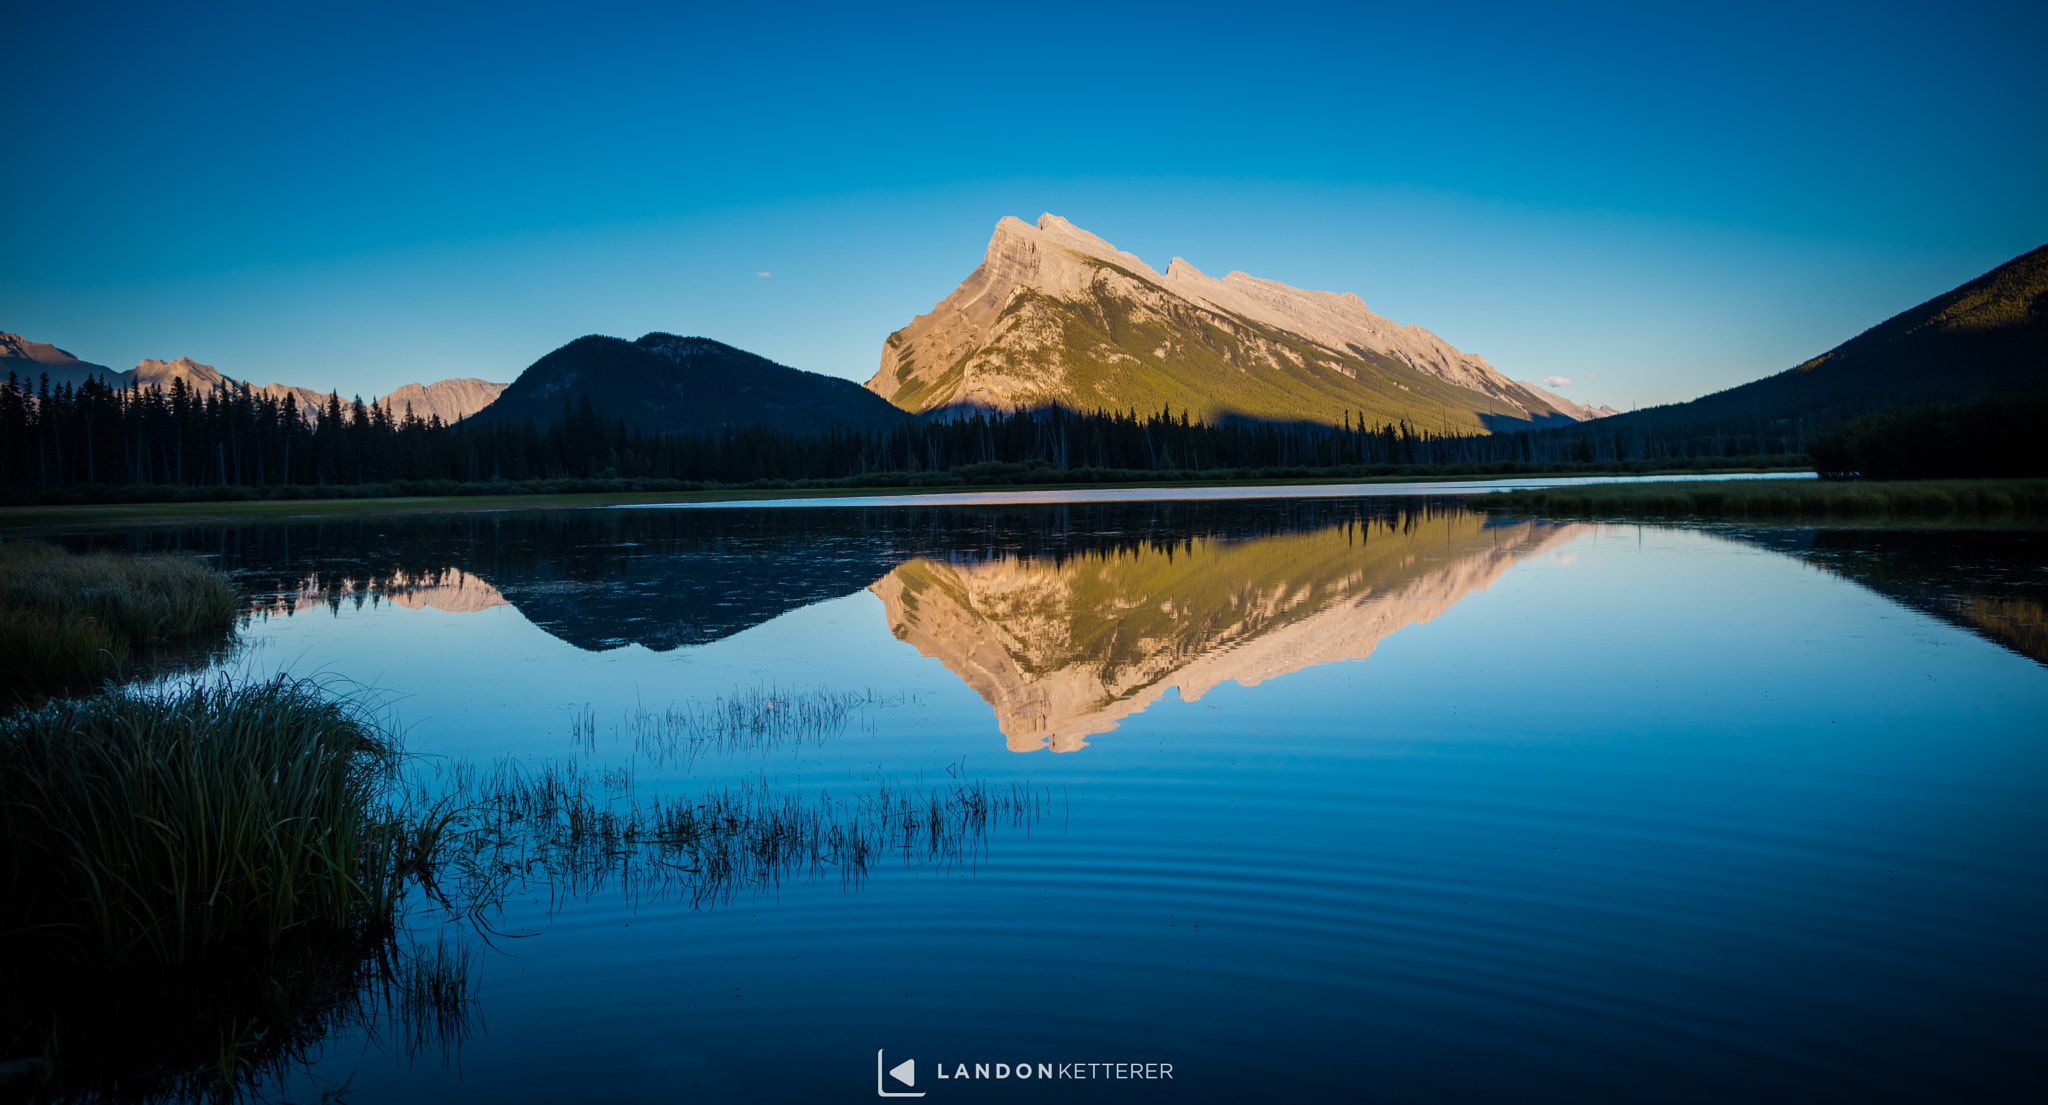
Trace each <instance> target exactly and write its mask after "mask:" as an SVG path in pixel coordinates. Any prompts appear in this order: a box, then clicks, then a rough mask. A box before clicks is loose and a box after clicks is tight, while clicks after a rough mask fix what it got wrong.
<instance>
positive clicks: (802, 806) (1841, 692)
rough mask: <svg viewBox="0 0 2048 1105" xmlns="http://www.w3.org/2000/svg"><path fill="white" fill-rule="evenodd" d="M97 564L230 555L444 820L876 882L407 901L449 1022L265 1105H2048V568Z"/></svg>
mask: <svg viewBox="0 0 2048 1105" xmlns="http://www.w3.org/2000/svg"><path fill="white" fill-rule="evenodd" d="M71 540H72V541H73V543H75V544H99V545H111V546H117V547H124V548H132V549H136V550H143V549H158V550H176V551H182V552H188V553H193V552H196V553H202V554H205V555H208V556H211V557H215V558H217V563H219V564H220V565H221V566H222V567H224V568H226V569H229V570H231V571H233V572H234V573H236V575H237V578H238V579H239V580H240V581H241V583H242V585H243V586H244V588H245V589H246V590H247V591H248V593H249V603H250V615H249V619H248V622H247V625H246V626H245V628H244V630H243V638H244V640H245V642H246V643H245V645H244V646H243V647H242V648H241V649H240V650H239V651H238V652H237V653H236V654H235V655H234V656H233V657H232V658H231V659H230V660H229V661H228V662H227V664H226V669H227V670H228V671H231V672H234V673H239V674H240V675H241V676H242V677H244V678H248V677H260V676H263V675H267V674H270V673H273V672H277V671H290V672H295V673H301V674H306V675H313V676H319V677H322V678H325V679H328V680H330V681H332V682H334V683H335V684H336V685H337V686H343V685H348V686H355V687H358V688H361V689H363V690H364V691H365V692H366V693H370V694H374V695H375V696H376V699H377V701H378V703H379V704H380V705H379V707H378V708H379V710H380V711H381V712H382V715H383V716H384V717H386V718H387V719H388V720H389V721H390V722H391V723H392V724H393V725H394V726H396V727H399V728H401V729H403V731H404V732H405V734H406V744H407V748H408V750H409V751H410V752H411V753H413V754H414V760H413V770H414V771H415V772H416V773H418V775H419V777H420V778H422V779H427V780H429V782H428V783H422V784H421V785H423V786H431V785H440V784H435V783H432V782H431V780H441V781H442V783H446V781H447V780H451V779H456V778H458V777H459V776H460V775H461V773H462V772H463V771H465V770H469V769H470V768H476V769H485V768H488V767H489V766H490V765H493V764H498V765H501V766H502V769H504V770H514V771H521V772H526V773H529V775H533V776H536V777H537V776H538V775H539V774H540V773H543V772H546V771H556V772H562V773H568V774H569V775H570V776H573V777H575V778H578V779H582V780H584V784H583V785H586V786H587V788H588V793H589V794H591V795H593V796H594V797H593V798H592V801H593V802H594V803H595V804H596V805H597V806H598V807H602V808H641V807H643V806H645V805H646V804H647V803H654V802H660V801H677V800H680V801H683V802H685V803H686V804H691V803H694V804H696V805H697V806H698V808H705V807H708V806H711V805H714V804H716V801H715V800H714V799H715V796H719V795H726V796H730V795H732V794H735V793H744V794H749V795H752V796H753V797H751V798H748V799H746V800H747V801H758V802H769V801H773V802H778V803H782V804H783V805H782V806H781V807H779V808H783V809H785V810H787V811H790V812H789V816H790V817H791V818H792V824H811V825H814V826H815V825H816V824H822V823H830V824H831V825H833V826H837V827H838V829H844V830H846V831H848V832H852V831H854V830H855V828H858V831H859V832H863V833H867V834H868V835H867V836H864V837H861V838H860V839H862V840H864V841H867V842H868V843H871V844H873V845H874V848H873V849H872V851H871V852H869V853H865V854H864V857H865V858H862V859H859V860H858V861H856V860H854V859H850V858H848V857H849V855H850V854H851V852H850V850H849V848H848V847H845V846H835V847H837V850H836V851H834V850H832V849H827V859H826V861H824V862H820V861H818V860H817V855H818V853H817V852H815V851H813V852H812V853H811V858H810V859H809V860H803V859H801V858H799V859H798V860H793V861H787V862H785V861H784V860H782V859H780V858H775V857H770V858H767V859H763V858H760V857H759V856H758V855H757V856H756V857H755V858H753V859H751V860H746V861H744V862H742V863H740V865H739V866H738V867H736V868H735V869H734V870H733V871H731V872H727V873H725V874H722V875H719V874H715V873H708V872H707V871H706V870H704V869H703V866H702V865H701V864H700V865H698V867H697V868H696V869H688V868H686V867H685V866H683V865H680V864H676V863H669V864H667V865H666V866H665V865H664V862H663V857H662V855H661V854H660V853H659V850H658V849H649V848H638V850H636V846H634V845H631V844H620V845H618V846H617V847H616V848H611V849H609V850H606V851H603V852H602V853H592V854H591V855H590V856H587V857H584V858H583V859H580V860H578V861H577V862H575V863H568V862H561V863H552V864H549V863H544V864H542V865H541V866H540V867H537V868H536V867H528V868H525V869H523V872H522V873H521V874H520V875H519V876H518V877H516V878H514V877H512V876H507V879H508V881H507V882H506V883H505V884H504V890H503V892H502V893H501V895H500V897H499V900H498V904H497V906H496V907H495V908H493V909H491V910H489V911H487V912H486V913H484V914H482V915H481V916H480V917H479V918H462V917H456V918H448V917H446V916H445V915H443V914H438V913H436V911H434V910H432V909H428V908H422V909H421V910H420V911H418V913H417V915H416V917H415V929H414V931H413V932H412V933H411V934H410V936H409V937H408V939H411V940H414V941H416V942H419V943H420V944H421V946H426V945H435V946H446V947H459V948H460V949H461V950H460V952H459V954H460V956H461V957H463V958H462V962H463V964H464V967H463V972H464V977H465V978H466V979H467V984H468V987H469V991H470V992H469V994H468V997H467V998H466V999H465V1004H464V1005H463V1006H462V1008H461V1010H460V1011H459V1012H457V1013H455V1014H453V1015H450V1016H444V1017H443V1018H442V1019H441V1020H440V1021H439V1022H437V1023H435V1024H430V1025H426V1026H424V1027H422V1026H421V1024H419V1023H418V1022H417V1021H415V1022H413V1023H412V1024H411V1029H412V1030H411V1031H401V1030H396V1029H395V1028H394V1027H393V1026H391V1025H386V1026H384V1027H382V1028H380V1027H378V1026H376V1025H374V1024H370V1025H365V1024H350V1025H343V1026H341V1027H337V1028H335V1029H334V1030H332V1031H331V1032H329V1034H328V1035H327V1036H326V1037H325V1038H324V1039H321V1040H320V1041H319V1042H318V1043H317V1044H315V1045H314V1046H313V1047H311V1048H310V1049H309V1050H308V1051H307V1053H306V1054H305V1055H304V1056H303V1057H302V1058H303V1062H301V1063H296V1064H292V1065H290V1066H288V1067H287V1068H286V1069H285V1070H283V1071H281V1072H273V1073H272V1074H271V1076H270V1080H269V1081H268V1082H266V1084H265V1092H266V1093H269V1094H272V1095H277V1096H285V1097H289V1098H290V1099H292V1100H310V1099H315V1098H317V1097H318V1096H319V1094H320V1092H322V1091H323V1090H328V1089H332V1088H334V1087H338V1086H341V1085H344V1084H346V1085H347V1087H348V1095H349V1096H348V1099H349V1100H363V1101H379V1102H382V1101H396V1102H427V1101H433V1102H446V1101H479V1102H486V1101H488V1102H552V1101H563V1102H568V1101H576V1102H588V1101H607V1102H639V1101H647V1102H671V1101H683V1100H710V1101H763V1102H773V1101H838V1100H847V1101H852V1100H869V1099H873V1098H874V1096H875V1095H876V1094H877V1092H878V1090H879V1091H881V1092H884V1093H887V1094H923V1095H925V1096H926V1098H927V1100H929V1101H931V1102H934V1103H937V1102H942V1101H951V1100H957V1101H982V1100H990V1101H994V1100H1003V1101H1035V1100H1070V1099H1071V1100H1091V1101H1093V1100H1099V1101H1122V1100H1160V1101H1190V1102H1193V1101H1246V1100H1327V1099H1347V1100H1348V1099H1374V1100H1397V1101H1446V1100H1501V1099H1513V1100H1559V1101H1586V1100H1594V1099H1607V1098H1617V1099H1657V1100H1671V1101H1694V1100H1697V1101H1724V1100H1731V1099H1743V1100H1782V1101H1808V1100H1813V1099H1817V1098H1853V1099H1860V1100H1892V1099H1896V1100H1929V1099H1958V1100H1993V1099H2027V1098H2035V1095H2037V1094H2039V1093H2040V1092H2041V1091H2042V1090H2043V1088H2044V1081H2043V1079H2044V1071H2048V942H2044V941H2043V940H2042V937H2041V934H2042V933H2044V932H2048V722H2044V719H2048V644H2044V630H2043V627H2042V624H2041V609H2042V604H2043V599H2044V598H2048V535H2043V534H2040V533H2035V532H2027V531H2007V532H1965V531H1952V530H1928V531H1898V530H1831V529H1821V530H1814V529H1773V528H1762V527H1753V528H1736V527H1716V528H1697V527H1693V528H1688V527H1659V526H1634V525H1630V526H1614V525H1593V524H1583V523H1571V522H1557V521H1546V520H1528V519H1500V518H1488V517H1486V516H1483V515H1480V514H1476V513H1473V512H1470V511H1468V510H1466V509H1465V507H1464V506H1463V505H1461V503H1460V502H1459V501H1458V500H1456V499H1453V498H1447V497H1440V496H1430V495H1415V496H1408V497H1404V498H1390V497H1380V496H1333V497H1321V498H1301V497H1296V498H1286V499H1234V500H1212V501H1185V500H1181V501H1117V500H1111V501H1094V502H1075V501H1065V502H1014V501H1009V502H997V503H990V502H960V503H930V502H927V503H906V502H875V503H857V504H845V503H841V504H835V505H828V506H807V507H801V508H792V507H788V506H781V507H777V508H774V509H767V508H746V507H739V508H734V507H727V508H724V509H692V510H673V509H658V508H655V509H609V510H573V511H533V512H504V513H465V514H450V515H408V516H389V517H351V518H348V519H346V520H339V521H327V522H303V523H289V524H282V523H281V524H271V525H261V526H248V527H241V528H210V529H203V530H198V529H193V530H176V529H165V530H137V531H124V532H119V533H105V534H99V535H79V536H77V537H74V538H72V539H71ZM778 711H780V712H778ZM465 765H468V766H465ZM976 795H979V796H980V797H979V798H976V797H975V796H976ZM717 800H724V799H717ZM750 808H752V807H750ZM819 811H823V812H822V813H821V812H819ZM917 811H924V812H922V813H919V812H917ZM806 817H812V818H820V817H821V818H823V819H824V820H823V821H822V822H820V821H815V820H814V821H809V822H806V821H804V820H803V819H804V818H806ZM864 818H865V819H866V820H865V821H863V820H862V819H864ZM863 826H864V827H863ZM838 829H835V830H834V831H838ZM833 839H834V840H842V841H843V840H844V839H849V838H844V837H834V838H833ZM579 864H580V865H579ZM750 864H751V866H750ZM906 1064H907V1065H906ZM891 1072H896V1073H891ZM280 1079H281V1081H280ZM2036 1099H2037V1098H2036Z"/></svg>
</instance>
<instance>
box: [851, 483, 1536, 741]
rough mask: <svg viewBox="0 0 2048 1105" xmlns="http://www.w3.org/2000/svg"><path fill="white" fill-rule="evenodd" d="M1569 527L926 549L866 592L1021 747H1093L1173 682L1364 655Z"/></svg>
mask: <svg viewBox="0 0 2048 1105" xmlns="http://www.w3.org/2000/svg"><path fill="white" fill-rule="evenodd" d="M1574 528H1575V527H1571V526H1555V525H1547V524H1542V523H1534V522H1523V523H1519V524H1511V525H1489V524H1487V523H1486V522H1485V521H1483V520H1482V519H1480V518H1478V517H1476V516H1473V515H1470V514H1465V513H1462V512H1460V513H1451V512H1445V513H1441V514H1437V515H1435V516H1434V517H1423V518H1419V519H1418V518H1412V517H1411V518H1406V519H1403V518H1400V517H1379V518H1371V517H1368V518H1362V519H1356V520H1347V521H1346V522H1345V523H1343V524H1341V525H1336V526H1329V527H1325V528H1322V529H1317V530H1312V531H1309V532H1304V533H1291V534H1284V535H1278V536H1272V537H1263V538H1256V539H1252V540H1229V539H1219V538H1212V537H1204V538H1200V539H1189V540H1187V541H1185V542H1184V543H1182V544H1181V545H1180V546H1178V547H1176V546H1175V545H1173V544H1171V543H1166V544H1162V545H1160V546H1156V547H1139V548H1135V549H1129V550H1122V549H1119V550H1115V551H1105V552H1097V553H1090V554H1085V555H1082V556H1077V557H1073V558H1070V559H1051V558H1035V557H1011V556H1003V557H993V558H987V559H980V560H970V561H957V560H956V561H947V560H938V559H930V558H923V557H920V558H918V559H916V560H912V561H910V562H908V563H906V564H903V565H901V566H899V567H897V568H896V569H895V570H894V571H892V572H890V573H889V574H888V575H887V576H884V577H883V578H882V579H880V580H878V581H877V582H876V583H875V584H874V585H873V586H871V587H870V588H869V590H871V591H873V592H874V593H875V594H876V595H878V596H880V598H881V599H882V602H883V604H884V605H885V606H886V607H887V608H888V614H889V627H890V631H891V632H892V633H894V634H895V636H896V637H897V638H898V639H899V640H903V641H907V642H909V643H910V644H911V645H913V646H915V647H916V648H917V650H918V651H919V652H921V653H923V654H924V655H926V656H929V657H932V658H933V659H936V660H938V661H940V662H941V663H943V664H945V666H946V668H947V670H949V671H951V672H952V673H953V674H954V675H957V676H959V677H960V679H961V680H962V681H963V682H965V683H966V684H967V685H968V686H970V687H972V688H973V689H974V691H975V693H977V694H979V695H980V696H981V697H982V699H983V700H984V701H986V702H987V703H988V704H989V705H990V706H991V707H993V708H994V710H995V715H996V723H997V725H998V726H999V727H1000V728H1001V730H1002V732H1003V735H1004V737H1006V738H1007V739H1008V742H1009V747H1010V750H1011V751H1013V752H1028V751H1033V750H1036V749H1039V748H1042V747H1046V746H1048V745H1049V746H1050V747H1051V748H1052V749H1053V751H1055V752H1071V751H1074V750H1076V749H1079V748H1082V747H1085V746H1086V745H1087V743H1088V742H1087V739H1086V738H1088V737H1089V736H1091V735H1094V734H1098V733H1102V732H1106V731H1108V730H1111V729H1114V728H1116V726H1117V724H1118V722H1120V721H1121V720H1123V718H1125V717H1126V716H1128V715H1130V714H1133V713H1136V712H1138V711H1141V710H1143V709H1144V708H1145V707H1146V706H1148V705H1150V704H1151V703H1152V702H1153V701H1154V700H1155V699H1157V698H1158V697H1159V696H1160V695H1161V694H1163V693H1164V692H1165V690H1166V688H1167V687H1169V686H1171V687H1176V688H1177V689H1178V691H1179V694H1180V697H1181V698H1182V699H1183V700H1185V701H1194V700H1196V699H1199V698H1201V697H1202V695H1203V694H1205V693H1207V692H1208V691H1209V690H1210V689H1211V688H1213V687H1215V686H1216V685H1217V684H1219V683H1222V682H1223V681H1224V680H1236V681H1237V682H1238V683H1240V684H1243V685H1245V686H1248V687H1249V686H1255V685H1257V684H1259V683H1261V682H1263V681H1265V680H1267V679H1271V678H1274V677H1276V676H1281V675H1285V674H1287V673H1289V672H1293V671H1298V670H1300V669H1301V668H1304V667H1308V666H1310V665H1312V664H1327V663H1332V662H1335V661H1339V660H1355V659H1362V658H1364V657H1366V656H1368V655H1370V654H1371V653H1372V650H1373V649H1374V647H1375V646H1377V645H1378V644H1379V642H1380V641H1381V640H1382V639H1384V638H1385V637H1386V636H1387V635H1388V634H1391V633H1393V632H1394V631H1395V630H1397V629H1400V628H1402V627H1403V626H1407V625H1412V624H1415V623H1417V622H1426V621H1429V620H1430V619H1432V618H1434V617H1436V616H1437V615H1439V614H1441V613H1443V612H1444V611H1446V610H1448V609H1450V608H1451V607H1452V606H1454V605H1456V604H1457V603H1458V601H1459V600H1461V599H1463V598H1464V597H1465V596H1466V595H1468V594H1470V593H1471V592H1473V591H1475V590H1480V589H1484V588H1486V587H1488V586H1490V585H1491V584H1492V583H1493V582H1494V580H1496V579H1498V578H1499V577H1500V574H1501V573H1502V572H1504V571H1506V570H1507V568H1508V566H1509V565H1511V564H1513V563H1515V562H1516V561H1517V560H1520V559H1521V558H1523V557H1525V556H1528V555H1530V554H1531V553H1534V552H1537V551H1539V550H1541V549H1543V548H1544V547H1545V546H1548V545H1550V544H1553V543H1556V542H1559V541H1562V540H1565V539H1567V535H1568V534H1569V533H1570V532H1571V530H1572V529H1574Z"/></svg>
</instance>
